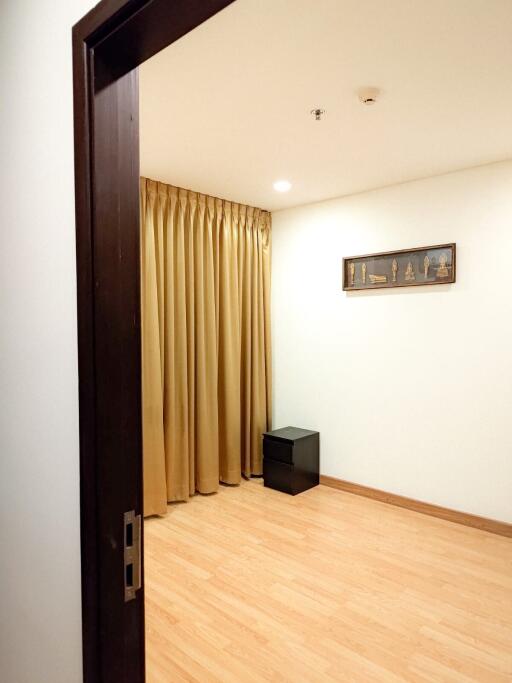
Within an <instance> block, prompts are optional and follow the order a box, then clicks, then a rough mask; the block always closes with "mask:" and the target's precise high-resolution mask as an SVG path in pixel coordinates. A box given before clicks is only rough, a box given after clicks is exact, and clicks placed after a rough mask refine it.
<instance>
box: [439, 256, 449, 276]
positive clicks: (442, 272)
mask: <svg viewBox="0 0 512 683" xmlns="http://www.w3.org/2000/svg"><path fill="white" fill-rule="evenodd" d="M447 262H448V257H447V256H446V254H445V253H444V252H443V253H442V254H441V256H440V257H439V267H438V269H437V277H448V268H447V267H446V264H447Z"/></svg>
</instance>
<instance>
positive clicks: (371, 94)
mask: <svg viewBox="0 0 512 683" xmlns="http://www.w3.org/2000/svg"><path fill="white" fill-rule="evenodd" d="M357 95H358V97H359V101H360V102H362V103H363V104H365V105H366V106H367V107H369V106H371V105H372V104H375V102H376V101H377V98H378V97H379V95H380V90H379V89H378V88H360V89H359V90H358V91H357Z"/></svg>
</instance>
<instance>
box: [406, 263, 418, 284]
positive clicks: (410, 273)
mask: <svg viewBox="0 0 512 683" xmlns="http://www.w3.org/2000/svg"><path fill="white" fill-rule="evenodd" d="M405 279H406V280H416V275H415V274H414V268H413V267H412V263H411V261H409V263H408V264H407V268H406V269H405Z"/></svg>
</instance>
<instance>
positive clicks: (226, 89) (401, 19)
mask: <svg viewBox="0 0 512 683" xmlns="http://www.w3.org/2000/svg"><path fill="white" fill-rule="evenodd" d="M511 27H512V1H511V0H386V1H385V2H383V1H382V0H236V2H235V3H234V4H233V5H230V6H229V7H227V8H226V9H225V10H223V11H222V12H220V13H219V14H217V15H216V16H215V17H213V18H212V19H210V20H209V21H207V22H206V23H205V24H203V25H202V26H200V27H198V28H197V29H195V30H194V31H192V32H191V33H189V34H188V35H186V36H185V37H184V38H182V39H180V40H179V41H178V42H177V43H175V44H173V45H171V46H170V47H169V48H167V49H166V50H163V51H162V52H161V53H159V54H158V55H156V56H155V57H153V58H152V59H150V60H149V61H148V62H146V63H145V64H143V65H142V66H141V67H140V112H141V173H142V174H143V175H145V176H148V177H151V178H154V179H157V180H162V181H164V182H168V183H172V184H174V185H179V186H181V187H186V188H190V189H193V190H197V191H199V192H203V193H206V194H211V195H215V196H218V197H223V198H227V199H231V200H233V201H238V202H242V203H246V204H251V205H254V206H258V207H262V208H266V209H270V210H277V209H281V208H285V207H289V206H296V205H299V204H305V203H308V202H312V201H318V200H322V199H327V198H330V197H335V196H342V195H347V194H353V193H356V192H361V191H364V190H368V189H372V188H377V187H382V186H385V185H391V184H394V183H400V182H403V181H407V180H412V179H416V178H422V177H426V176H431V175H437V174H441V173H445V172H449V171H453V170H457V169H460V168H467V167H470V166H476V165H480V164H485V163H489V162H493V161H499V160H503V159H507V158H511V157H512V115H511V112H512V79H511V74H512V38H511V36H512V33H511ZM361 86H377V87H378V88H380V89H381V91H382V94H381V97H380V99H379V101H378V102H377V103H376V104H375V105H373V106H370V107H367V106H365V105H363V104H361V103H360V102H359V99H358V97H357V94H356V92H357V90H358V88H360V87H361ZM314 107H322V108H324V109H325V110H326V112H327V113H326V114H325V117H324V119H323V120H322V121H319V122H317V121H315V120H314V117H312V116H311V115H310V110H311V109H313V108H314ZM279 179H287V180H290V181H291V183H292V185H293V186H292V189H291V190H290V192H288V193H286V194H279V193H277V192H275V191H274V189H273V187H272V184H273V182H274V181H275V180H279Z"/></svg>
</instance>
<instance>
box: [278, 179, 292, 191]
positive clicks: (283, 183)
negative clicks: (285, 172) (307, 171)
mask: <svg viewBox="0 0 512 683" xmlns="http://www.w3.org/2000/svg"><path fill="white" fill-rule="evenodd" d="M291 186H292V184H291V183H290V181H289V180H276V182H275V183H274V190H275V191H276V192H288V190H290V189H291Z"/></svg>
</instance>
